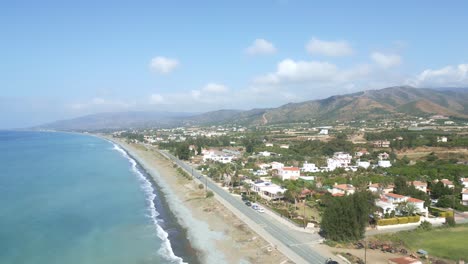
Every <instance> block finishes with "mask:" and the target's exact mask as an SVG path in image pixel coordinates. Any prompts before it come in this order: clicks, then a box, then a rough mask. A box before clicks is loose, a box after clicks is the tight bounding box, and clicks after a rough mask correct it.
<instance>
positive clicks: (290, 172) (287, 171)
mask: <svg viewBox="0 0 468 264" xmlns="http://www.w3.org/2000/svg"><path fill="white" fill-rule="evenodd" d="M278 176H279V177H280V178H281V179H282V180H283V181H284V180H297V179H298V178H299V176H301V171H300V169H299V168H298V167H283V168H281V169H279V170H278Z"/></svg>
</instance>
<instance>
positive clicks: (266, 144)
mask: <svg viewBox="0 0 468 264" xmlns="http://www.w3.org/2000/svg"><path fill="white" fill-rule="evenodd" d="M265 147H273V143H265Z"/></svg>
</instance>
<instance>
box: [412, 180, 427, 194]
mask: <svg viewBox="0 0 468 264" xmlns="http://www.w3.org/2000/svg"><path fill="white" fill-rule="evenodd" d="M409 185H413V186H414V187H415V188H416V189H418V190H420V191H423V192H427V182H422V181H412V182H409Z"/></svg>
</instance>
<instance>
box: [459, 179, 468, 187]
mask: <svg viewBox="0 0 468 264" xmlns="http://www.w3.org/2000/svg"><path fill="white" fill-rule="evenodd" d="M460 183H461V184H462V185H463V187H464V188H468V178H461V179H460Z"/></svg>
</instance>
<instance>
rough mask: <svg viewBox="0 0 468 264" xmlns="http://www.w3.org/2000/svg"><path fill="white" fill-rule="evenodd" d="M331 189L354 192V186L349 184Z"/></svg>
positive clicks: (338, 185)
mask: <svg viewBox="0 0 468 264" xmlns="http://www.w3.org/2000/svg"><path fill="white" fill-rule="evenodd" d="M333 188H336V189H340V190H345V191H346V190H354V186H352V185H351V184H337V185H335V186H333Z"/></svg>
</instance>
